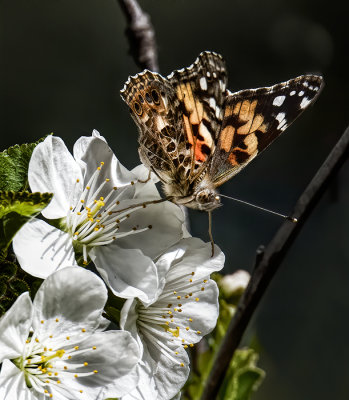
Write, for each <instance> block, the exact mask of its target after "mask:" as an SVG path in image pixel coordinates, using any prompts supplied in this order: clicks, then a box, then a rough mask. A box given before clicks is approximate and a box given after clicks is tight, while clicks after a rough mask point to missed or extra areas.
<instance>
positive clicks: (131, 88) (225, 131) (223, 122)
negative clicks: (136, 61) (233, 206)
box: [120, 51, 323, 213]
mask: <svg viewBox="0 0 349 400" xmlns="http://www.w3.org/2000/svg"><path fill="white" fill-rule="evenodd" d="M226 87H227V70H226V65H225V62H224V60H223V58H222V56H221V55H219V54H217V53H214V52H209V51H204V52H202V53H201V54H200V55H199V57H198V58H197V59H196V60H195V62H194V63H193V64H192V65H191V66H190V67H188V68H182V69H180V70H176V71H174V72H172V73H171V74H170V75H168V76H167V77H166V78H165V77H163V76H161V75H160V74H158V73H155V72H151V71H148V70H145V71H143V72H141V73H139V74H137V75H135V76H132V77H129V79H128V80H127V82H126V83H125V86H124V88H123V89H122V90H121V92H120V93H121V97H122V98H123V100H124V101H125V102H126V103H127V105H128V106H129V108H130V111H131V116H132V118H133V119H134V121H135V123H136V125H137V126H138V128H139V155H140V159H141V161H142V162H143V164H145V165H146V166H147V167H148V168H149V170H151V171H152V172H154V173H155V174H156V175H157V176H158V178H159V179H160V181H161V182H162V183H163V187H164V191H165V193H166V195H167V199H168V200H171V201H172V202H174V203H176V204H178V205H185V206H186V207H189V208H194V209H199V210H205V211H208V212H209V213H210V212H211V211H212V210H214V209H215V208H217V207H219V206H220V196H219V195H218V192H217V188H218V187H219V186H221V185H222V184H223V183H224V182H226V181H228V180H229V179H231V178H232V177H233V176H234V175H236V174H237V173H238V172H240V171H241V170H242V169H243V168H244V167H245V166H246V165H247V164H248V163H250V162H251V161H252V160H253V159H254V158H255V157H256V156H257V155H258V154H259V153H260V152H262V151H263V150H264V149H265V148H266V147H267V146H269V144H270V143H271V142H273V141H274V139H276V138H277V137H278V136H279V135H280V134H281V133H282V132H283V131H284V130H285V129H286V128H287V127H288V126H289V125H290V124H291V123H292V122H293V121H294V120H295V119H296V118H297V117H298V116H299V115H300V114H301V113H302V112H303V111H304V110H305V109H306V108H307V107H308V106H309V105H310V104H312V103H313V102H314V100H315V99H316V98H317V96H318V94H319V93H320V91H321V89H322V87H323V78H322V77H321V76H318V75H302V76H299V77H297V78H294V79H290V80H289V81H287V82H283V83H278V84H276V85H274V86H270V87H262V88H258V89H248V90H240V91H238V92H235V93H232V92H230V91H229V90H227V89H226Z"/></svg>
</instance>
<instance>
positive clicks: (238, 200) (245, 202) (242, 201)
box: [219, 194, 298, 223]
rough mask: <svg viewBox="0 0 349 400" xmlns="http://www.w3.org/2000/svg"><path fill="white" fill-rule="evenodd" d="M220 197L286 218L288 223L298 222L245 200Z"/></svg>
mask: <svg viewBox="0 0 349 400" xmlns="http://www.w3.org/2000/svg"><path fill="white" fill-rule="evenodd" d="M219 196H220V197H225V198H226V199H231V200H235V201H237V202H239V203H242V204H246V205H248V206H251V207H254V208H258V209H259V210H262V211H266V212H268V213H270V214H274V215H278V216H279V217H282V218H285V219H287V220H288V221H291V222H294V223H296V222H298V219H297V218H294V217H291V216H289V215H284V214H281V213H278V212H276V211H272V210H268V209H267V208H264V207H260V206H257V205H256V204H252V203H248V202H247V201H244V200H240V199H236V198H235V197H231V196H226V195H225V194H219Z"/></svg>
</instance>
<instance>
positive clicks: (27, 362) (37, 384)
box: [12, 319, 98, 398]
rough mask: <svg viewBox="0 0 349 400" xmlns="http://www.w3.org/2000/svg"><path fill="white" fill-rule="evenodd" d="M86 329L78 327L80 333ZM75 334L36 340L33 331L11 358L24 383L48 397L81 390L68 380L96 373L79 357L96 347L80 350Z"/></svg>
mask: <svg viewBox="0 0 349 400" xmlns="http://www.w3.org/2000/svg"><path fill="white" fill-rule="evenodd" d="M56 322H59V320H58V319H56ZM41 323H44V321H41ZM85 332H86V329H81V333H82V334H83V333H85ZM78 336H79V337H78V338H77V337H76V338H74V337H69V336H66V337H64V338H63V337H62V336H61V335H59V336H57V337H54V335H49V336H48V335H47V336H46V337H43V338H41V340H39V339H38V337H37V335H36V333H35V332H34V333H32V334H31V335H30V336H29V337H28V339H27V340H26V344H25V347H24V351H23V355H22V356H21V357H19V358H17V359H15V360H12V361H13V363H14V364H15V365H16V366H17V367H18V368H19V369H20V370H21V371H23V373H24V377H25V382H26V385H27V386H28V387H29V388H33V389H34V390H36V391H37V392H38V393H42V394H44V395H45V397H47V398H53V397H54V394H53V393H54V392H55V391H56V393H64V392H65V393H66V392H67V390H68V391H69V392H70V393H71V392H76V393H83V390H82V389H76V388H72V387H71V385H69V380H71V379H76V378H81V377H85V376H90V375H93V374H97V373H98V371H97V370H92V368H91V367H88V365H89V364H88V362H87V361H84V358H82V357H81V355H82V354H86V353H89V352H92V351H94V350H96V346H93V347H90V348H86V349H82V350H80V349H79V346H77V345H76V343H77V342H80V341H81V339H83V338H81V335H78ZM77 339H78V340H77ZM74 358H75V360H74ZM81 360H82V361H81Z"/></svg>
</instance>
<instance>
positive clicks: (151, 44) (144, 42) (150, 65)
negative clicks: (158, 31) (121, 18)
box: [118, 0, 159, 72]
mask: <svg viewBox="0 0 349 400" xmlns="http://www.w3.org/2000/svg"><path fill="white" fill-rule="evenodd" d="M118 1H119V4H120V6H121V8H122V10H123V12H124V14H125V15H126V18H127V23H128V26H127V28H126V35H127V37H128V40H129V42H130V54H131V55H132V57H133V58H134V60H135V62H136V64H137V65H138V66H139V67H140V68H141V69H145V68H147V69H149V70H150V71H154V72H158V71H159V65H158V57H157V47H156V40H155V32H154V29H153V26H152V24H151V22H150V17H149V15H148V14H146V13H145V12H144V11H143V10H142V9H141V7H140V6H139V4H138V3H137V1H136V0H118Z"/></svg>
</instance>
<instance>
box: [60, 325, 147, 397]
mask: <svg viewBox="0 0 349 400" xmlns="http://www.w3.org/2000/svg"><path fill="white" fill-rule="evenodd" d="M93 347H96V349H95V350H92V348H93ZM84 350H86V351H85V352H84ZM79 351H81V353H80V354H76V355H74V354H73V356H72V358H71V359H70V360H66V365H67V367H68V371H69V370H73V369H75V371H76V373H77V374H79V371H80V372H85V370H86V372H87V371H94V370H96V371H98V372H97V373H96V374H93V375H90V376H85V377H81V378H80V379H79V380H78V382H77V383H76V384H78V385H79V386H81V385H84V386H85V387H86V388H88V387H104V386H107V385H109V384H112V383H113V381H114V379H117V380H119V382H121V385H122V386H124V382H123V379H122V378H125V382H130V381H131V382H132V383H131V389H132V387H135V386H136V385H137V382H138V374H134V373H133V370H134V369H135V367H136V365H137V364H138V361H139V357H140V355H139V348H138V345H137V343H136V341H135V340H134V339H133V338H132V336H131V334H130V333H129V332H125V331H108V332H97V333H94V334H93V335H91V336H89V337H88V338H87V339H86V340H84V341H82V342H81V343H80V344H79ZM84 362H87V363H88V366H87V367H81V368H79V369H77V368H76V367H74V364H83V363H84ZM130 373H131V374H130ZM129 374H130V375H129ZM67 379H68V377H67ZM74 381H76V379H75V378H74V374H73V373H72V374H71V382H69V385H72V387H75V385H76V384H74ZM114 389H115V391H116V388H114ZM87 390H88V389H87ZM121 392H122V391H121ZM118 395H120V394H118Z"/></svg>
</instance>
